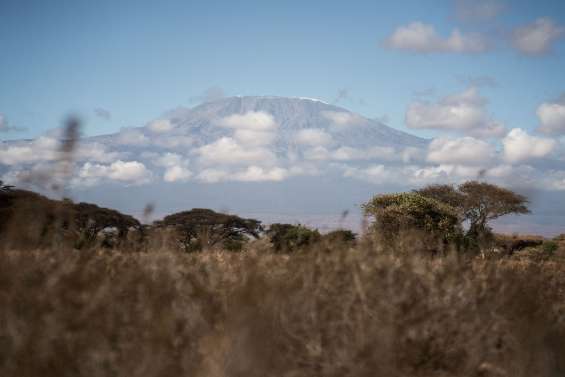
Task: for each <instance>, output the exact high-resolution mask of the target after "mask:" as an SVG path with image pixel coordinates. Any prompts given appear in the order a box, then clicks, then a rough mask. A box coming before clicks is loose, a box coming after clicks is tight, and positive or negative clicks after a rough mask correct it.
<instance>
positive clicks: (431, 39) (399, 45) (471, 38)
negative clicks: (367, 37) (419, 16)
mask: <svg viewBox="0 0 565 377" xmlns="http://www.w3.org/2000/svg"><path fill="white" fill-rule="evenodd" d="M384 45H385V46H386V47H388V48H391V49H396V50H404V51H410V52H415V53H432V52H445V53H478V52H483V51H486V50H487V48H488V44H487V42H486V40H485V38H484V37H483V36H481V35H480V34H477V33H461V32H460V31H459V30H458V29H455V30H453V31H452V32H451V35H450V36H449V37H447V38H444V37H442V36H440V35H438V34H437V32H436V30H435V28H434V27H433V26H432V25H428V24H424V23H422V22H412V23H410V24H408V25H406V26H400V27H398V28H397V29H396V30H395V31H394V32H393V33H392V35H390V36H389V37H388V38H387V39H386V40H385V42H384Z"/></svg>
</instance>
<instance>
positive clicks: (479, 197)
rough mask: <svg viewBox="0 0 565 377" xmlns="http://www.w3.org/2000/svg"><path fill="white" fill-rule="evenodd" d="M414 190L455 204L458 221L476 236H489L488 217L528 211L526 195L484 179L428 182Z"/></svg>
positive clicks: (449, 203)
mask: <svg viewBox="0 0 565 377" xmlns="http://www.w3.org/2000/svg"><path fill="white" fill-rule="evenodd" d="M416 193H418V194H420V195H423V196H425V197H428V198H432V199H435V200H438V201H440V202H442V203H444V204H447V205H450V206H452V207H453V208H455V209H456V210H457V213H458V216H459V218H460V222H462V223H463V222H468V224H469V230H468V232H467V235H468V236H471V237H473V238H476V239H481V238H485V237H488V235H489V234H490V233H491V230H490V227H489V225H488V223H489V222H490V221H492V220H494V219H497V218H499V217H501V216H504V215H508V214H525V213H529V212H530V211H529V209H528V207H527V204H528V199H527V198H526V197H525V196H523V195H520V194H517V193H515V192H513V191H511V190H508V189H505V188H502V187H499V186H496V185H493V184H490V183H485V182H478V181H468V182H465V183H463V184H461V185H459V186H458V187H453V186H451V185H430V186H426V187H424V188H422V189H420V190H417V191H416Z"/></svg>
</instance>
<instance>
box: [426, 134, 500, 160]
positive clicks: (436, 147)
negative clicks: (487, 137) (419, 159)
mask: <svg viewBox="0 0 565 377" xmlns="http://www.w3.org/2000/svg"><path fill="white" fill-rule="evenodd" d="M495 158H496V153H495V149H494V147H493V146H492V145H491V144H489V143H487V142H486V141H483V140H478V139H475V138H472V137H468V136H467V137H462V138H457V139H450V138H437V139H434V140H432V142H431V143H430V145H429V149H428V156H427V160H428V162H432V163H436V164H450V165H471V166H475V165H485V164H489V163H491V162H492V161H493V160H494V159H495Z"/></svg>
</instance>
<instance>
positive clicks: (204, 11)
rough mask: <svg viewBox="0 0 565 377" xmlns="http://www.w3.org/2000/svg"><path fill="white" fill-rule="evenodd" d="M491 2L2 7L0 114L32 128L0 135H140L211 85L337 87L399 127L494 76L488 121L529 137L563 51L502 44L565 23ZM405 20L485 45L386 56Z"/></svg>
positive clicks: (562, 10) (527, 8)
mask: <svg viewBox="0 0 565 377" xmlns="http://www.w3.org/2000/svg"><path fill="white" fill-rule="evenodd" d="M483 2H484V1H483ZM486 2H487V3H489V4H494V5H497V6H499V5H500V8H499V9H500V12H495V13H496V14H495V15H490V16H491V17H486V16H485V17H479V18H481V19H477V18H475V19H471V18H472V17H462V16H461V14H459V13H458V11H459V12H460V11H461V9H462V8H461V7H464V6H465V2H459V3H458V2H457V1H448V0H442V1H440V0H435V1H431V0H430V1H425V2H424V1H394V2H393V1H390V2H382V1H379V2H377V1H349V2H343V1H310V2H304V1H280V2H273V1H269V2H267V1H237V2H236V1H205V2H204V1H201V2H195V1H159V2H156V1H106V0H99V1H95V2H94V1H81V0H78V1H76V0H75V1H59V0H54V1H48V2H47V1H32V0H28V1H21V0H18V1H12V0H1V1H0V16H1V17H2V22H1V23H0V48H1V50H2V59H0V88H1V90H0V114H2V115H3V117H4V120H5V121H6V122H7V124H9V125H10V126H11V127H17V128H27V130H26V131H21V130H19V131H18V130H14V131H13V132H9V133H8V132H6V133H2V134H0V137H1V138H2V139H17V138H23V137H35V136H38V135H40V134H42V133H43V132H45V131H46V130H48V129H52V128H54V127H57V126H59V125H60V121H61V119H62V118H63V117H64V116H65V115H67V114H69V113H78V114H80V115H82V116H83V117H84V118H85V119H86V121H87V127H86V130H85V132H86V133H87V134H89V135H95V134H103V133H109V132H114V131H118V130H119V129H120V128H121V127H131V126H141V125H144V124H145V123H146V122H148V121H149V120H151V119H154V118H156V117H158V116H159V114H161V113H162V112H164V111H166V110H168V109H170V108H174V107H176V106H179V105H182V106H191V105H194V104H195V102H196V101H197V98H200V97H202V95H203V93H204V92H205V91H206V90H207V89H208V88H210V87H219V88H221V89H222V90H223V91H224V92H225V94H226V95H280V96H306V97H315V98H320V99H323V100H326V101H328V102H332V101H333V100H335V99H336V98H338V93H339V91H340V90H342V93H343V90H346V92H347V96H345V98H341V99H340V100H339V103H338V104H339V105H340V106H343V107H345V108H348V109H350V110H353V111H356V112H359V113H361V114H363V115H366V116H369V117H386V118H387V119H388V124H390V125H391V126H393V127H395V128H399V129H404V130H408V129H407V127H406V124H405V114H406V111H407V107H408V105H409V104H410V103H411V102H412V101H414V100H416V99H418V98H420V99H421V96H420V97H417V94H418V93H426V94H427V97H426V98H425V99H426V100H428V101H435V100H437V99H438V98H442V97H445V96H447V95H450V94H455V93H460V92H462V91H463V90H465V88H466V87H467V86H468V83H465V80H467V81H468V80H469V79H472V78H479V77H488V78H490V79H489V80H487V81H489V82H491V85H488V86H481V87H480V88H479V91H480V94H481V96H482V97H483V98H484V99H485V100H488V102H489V104H488V106H487V109H488V112H490V113H492V116H493V117H494V118H496V119H497V120H498V121H500V122H502V123H504V124H505V125H506V127H508V128H523V129H526V130H534V129H535V128H536V127H537V126H538V124H539V121H538V119H537V117H536V109H537V108H538V106H539V105H540V104H541V103H543V102H547V101H551V100H554V99H555V98H557V97H558V96H559V95H560V94H562V93H563V92H565V74H563V67H564V66H565V64H564V62H565V43H563V40H562V39H560V38H555V40H554V41H552V43H551V46H550V51H548V52H547V53H543V54H535V55H533V56H532V55H531V54H530V55H528V54H524V53H522V52H520V51H519V50H518V49H516V48H512V46H511V43H510V42H509V40H510V39H511V35H512V31H513V30H515V28H517V27H520V26H523V25H527V24H531V23H533V22H534V21H535V20H536V19H538V18H540V17H549V18H550V19H551V20H552V22H554V24H555V25H564V24H565V2H563V1H512V2H510V1H507V2H503V1H495V0H492V1H486ZM467 5H468V4H467ZM458 7H459V8H458ZM497 9H498V8H497ZM412 22H421V23H423V24H426V25H432V26H433V27H434V28H435V30H436V31H437V34H438V35H439V36H441V37H448V36H449V35H450V33H451V32H452V31H453V30H454V29H455V28H458V29H459V30H460V31H461V32H462V33H467V32H469V33H471V32H473V33H481V34H482V35H483V36H484V37H485V38H486V39H488V41H489V48H488V50H487V51H484V52H479V53H465V52H425V53H422V52H413V51H410V50H406V49H402V48H390V47H389V48H386V47H384V45H383V43H384V41H385V40H386V39H387V38H389V37H390V36H391V35H392V34H393V33H394V32H395V30H397V28H399V27H402V26H405V25H409V24H410V23H412ZM483 81H484V80H483ZM492 82H494V84H495V85H492ZM95 109H104V110H107V111H108V112H109V114H110V115H111V116H110V119H107V118H105V117H101V116H96V115H95V113H94V110H95ZM409 131H410V132H412V133H416V134H419V135H422V136H435V134H436V132H437V131H433V130H432V131H430V130H420V129H418V130H415V129H410V130H409Z"/></svg>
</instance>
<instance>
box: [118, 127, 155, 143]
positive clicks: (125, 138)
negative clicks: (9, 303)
mask: <svg viewBox="0 0 565 377" xmlns="http://www.w3.org/2000/svg"><path fill="white" fill-rule="evenodd" d="M149 141H150V140H149V138H148V137H147V136H145V134H144V133H143V132H141V131H140V130H138V129H135V128H122V129H121V130H120V133H119V134H118V135H117V137H116V142H117V143H118V144H122V145H134V146H143V145H147V144H149Z"/></svg>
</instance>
